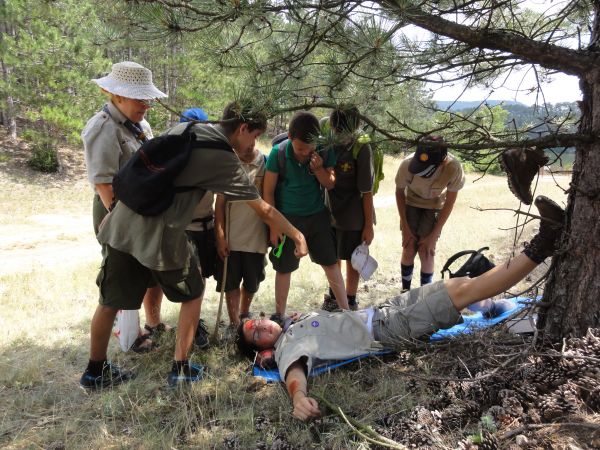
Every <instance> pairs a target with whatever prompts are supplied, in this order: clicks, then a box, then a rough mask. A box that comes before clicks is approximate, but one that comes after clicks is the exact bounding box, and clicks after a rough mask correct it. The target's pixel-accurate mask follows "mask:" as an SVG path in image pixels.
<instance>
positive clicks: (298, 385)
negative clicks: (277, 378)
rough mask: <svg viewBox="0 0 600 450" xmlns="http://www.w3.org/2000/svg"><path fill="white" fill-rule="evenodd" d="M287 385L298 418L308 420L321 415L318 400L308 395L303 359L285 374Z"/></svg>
mask: <svg viewBox="0 0 600 450" xmlns="http://www.w3.org/2000/svg"><path fill="white" fill-rule="evenodd" d="M285 385H286V387H287V390H288V394H290V398H291V399H292V404H293V405H294V410H293V411H292V414H293V416H294V417H295V418H296V419H300V420H308V419H311V418H313V417H319V416H320V415H321V410H320V409H319V404H318V403H317V401H316V400H315V399H314V398H312V397H309V396H308V383H307V381H306V364H304V363H302V362H301V361H296V362H295V363H293V364H292V365H291V366H290V367H289V369H288V370H287V373H286V375H285Z"/></svg>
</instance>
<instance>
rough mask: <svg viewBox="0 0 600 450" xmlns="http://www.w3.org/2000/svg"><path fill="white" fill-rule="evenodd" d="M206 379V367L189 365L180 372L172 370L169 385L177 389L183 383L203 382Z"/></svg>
mask: <svg viewBox="0 0 600 450" xmlns="http://www.w3.org/2000/svg"><path fill="white" fill-rule="evenodd" d="M203 377H204V366H201V365H200V364H191V363H190V364H189V365H188V366H186V367H185V368H184V369H183V370H181V371H180V372H177V370H175V369H172V370H171V371H170V372H169V375H168V376H167V383H169V386H171V387H175V386H177V385H179V384H183V383H186V384H187V383H195V382H197V381H200V380H202V378H203Z"/></svg>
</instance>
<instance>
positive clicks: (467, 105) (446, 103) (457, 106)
mask: <svg viewBox="0 0 600 450" xmlns="http://www.w3.org/2000/svg"><path fill="white" fill-rule="evenodd" d="M435 103H436V104H437V107H438V108H439V109H448V107H450V105H452V107H450V111H462V110H463V109H471V108H477V107H478V106H479V105H480V104H481V101H472V102H465V101H458V102H453V101H452V100H436V101H435ZM486 103H487V104H488V105H490V106H496V105H499V104H500V103H502V104H503V105H522V106H525V105H523V103H520V102H516V101H514V100H487V101H486Z"/></svg>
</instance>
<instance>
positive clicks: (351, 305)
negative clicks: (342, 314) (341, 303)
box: [348, 300, 358, 311]
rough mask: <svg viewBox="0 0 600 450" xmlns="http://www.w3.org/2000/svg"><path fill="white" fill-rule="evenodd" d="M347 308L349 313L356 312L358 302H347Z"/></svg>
mask: <svg viewBox="0 0 600 450" xmlns="http://www.w3.org/2000/svg"><path fill="white" fill-rule="evenodd" d="M348 307H349V308H350V311H358V302H357V301H356V300H354V301H353V302H352V301H350V300H348Z"/></svg>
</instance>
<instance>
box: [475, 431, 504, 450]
mask: <svg viewBox="0 0 600 450" xmlns="http://www.w3.org/2000/svg"><path fill="white" fill-rule="evenodd" d="M477 448H478V449H479V450H497V449H498V448H500V447H499V444H498V439H496V437H495V436H494V435H493V434H492V433H490V432H489V431H487V430H485V431H483V432H482V433H481V442H480V443H479V444H478V445H477Z"/></svg>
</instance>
